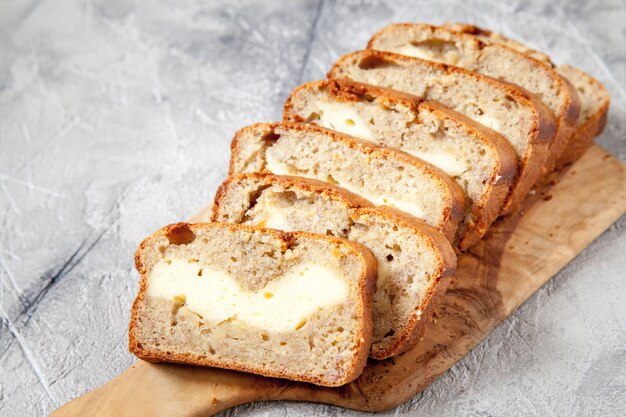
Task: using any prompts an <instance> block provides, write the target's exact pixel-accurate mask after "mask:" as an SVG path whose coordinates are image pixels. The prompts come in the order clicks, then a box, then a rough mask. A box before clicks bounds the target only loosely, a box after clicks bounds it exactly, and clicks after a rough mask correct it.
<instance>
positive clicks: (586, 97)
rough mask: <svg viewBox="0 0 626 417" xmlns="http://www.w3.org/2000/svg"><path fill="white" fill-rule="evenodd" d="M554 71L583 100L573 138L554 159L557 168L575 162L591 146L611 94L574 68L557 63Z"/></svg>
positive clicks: (602, 124) (607, 109)
mask: <svg viewBox="0 0 626 417" xmlns="http://www.w3.org/2000/svg"><path fill="white" fill-rule="evenodd" d="M556 70H557V71H558V72H559V74H562V75H563V76H564V77H566V78H567V79H568V80H570V81H571V82H572V83H573V84H574V87H575V88H576V91H578V95H579V96H580V97H581V101H582V103H583V106H582V111H581V113H580V117H579V118H578V123H577V125H576V134H575V139H574V140H573V141H572V142H571V143H570V145H569V146H568V148H567V149H566V150H565V152H564V153H563V155H561V158H560V159H559V160H558V161H557V167H562V166H564V165H567V164H571V163H573V162H575V161H577V160H578V159H579V158H580V157H581V156H582V155H583V154H584V153H585V151H586V150H587V149H589V147H590V146H591V145H593V139H594V138H595V137H596V136H598V135H600V134H601V133H602V131H603V130H604V127H605V126H606V121H607V118H608V113H609V105H610V103H611V96H610V95H609V93H608V91H606V89H605V88H604V86H603V85H602V84H601V83H600V82H599V81H598V80H596V79H595V78H593V77H591V76H590V75H589V74H587V73H585V72H583V71H581V70H579V69H578V68H575V67H572V66H571V65H561V66H558V67H557V68H556Z"/></svg>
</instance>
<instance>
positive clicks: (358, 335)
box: [128, 222, 377, 386]
mask: <svg viewBox="0 0 626 417" xmlns="http://www.w3.org/2000/svg"><path fill="white" fill-rule="evenodd" d="M200 228H222V229H225V230H228V231H237V230H248V231H253V232H256V233H264V234H268V235H273V236H274V237H276V238H278V239H281V240H282V241H283V242H284V243H285V245H289V244H290V243H291V242H293V241H295V240H297V239H298V238H301V237H305V238H307V239H313V240H325V241H327V242H329V243H332V244H335V245H336V246H342V247H343V248H344V250H347V251H349V252H351V253H352V254H353V255H356V256H358V257H359V258H360V260H361V265H363V268H362V271H361V274H360V278H359V286H358V291H359V298H360V299H361V300H362V303H361V304H360V305H359V306H358V307H359V308H358V310H357V311H358V315H359V317H361V318H362V320H360V321H359V323H360V325H361V326H360V329H358V330H357V331H356V332H355V338H354V341H353V342H354V344H355V345H356V347H357V353H356V355H355V356H354V358H353V359H352V361H351V364H350V369H351V372H350V373H348V374H347V375H346V376H345V377H344V378H343V379H341V380H338V381H326V380H323V379H321V378H319V377H311V376H310V375H307V374H304V373H303V374H287V373H285V372H284V371H276V372H272V371H271V370H266V369H261V368H251V367H248V366H245V365H242V364H239V363H236V362H228V363H227V362H218V361H213V360H211V359H209V358H208V357H199V356H197V355H193V354H185V353H172V352H164V351H158V350H149V349H147V348H146V347H144V346H143V345H142V344H141V341H140V340H138V339H137V335H136V333H137V327H138V326H139V325H140V324H139V323H140V321H141V317H140V311H139V310H140V305H141V304H142V303H143V302H144V299H145V294H146V290H147V276H146V272H147V271H146V268H145V267H144V265H143V264H142V263H141V260H140V254H141V252H142V251H143V250H145V249H146V247H147V246H148V245H150V244H151V243H152V242H153V241H154V240H156V239H157V238H159V237H162V236H167V235H168V234H169V233H171V232H172V230H176V229H188V230H191V231H192V232H193V231H194V230H197V229H200ZM135 263H136V266H137V270H138V271H139V273H140V275H141V280H140V284H139V294H138V295H137V298H136V299H135V302H134V303H133V308H132V311H131V318H130V324H129V330H128V349H129V351H130V352H131V353H133V354H134V355H135V356H137V357H138V358H140V359H143V360H145V361H148V362H173V363H183V364H189V365H200V366H213V367H218V368H224V369H232V370H237V371H243V372H249V373H254V374H258V375H264V376H268V377H274V378H287V379H292V380H297V381H303V382H310V383H312V384H317V385H323V386H340V385H344V384H346V383H348V382H350V381H352V380H354V379H355V378H357V377H358V376H359V375H360V374H361V372H362V371H363V368H364V367H365V364H366V362H367V357H368V354H369V350H370V346H371V338H372V331H373V322H372V298H373V297H372V296H373V293H374V291H375V285H376V278H377V261H376V258H374V255H372V253H371V252H370V251H369V249H367V248H366V247H364V246H363V245H361V244H358V243H356V242H351V241H349V240H345V239H340V238H336V237H333V236H325V235H318V234H314V233H308V232H283V231H279V230H273V229H261V228H258V227H254V226H247V225H242V224H233V223H193V224H192V223H184V222H182V223H176V224H171V225H168V226H165V227H163V228H161V229H159V230H158V231H156V232H155V233H154V234H152V235H151V236H149V237H148V238H146V239H144V241H143V242H141V244H140V245H139V249H138V250H137V253H136V255H135Z"/></svg>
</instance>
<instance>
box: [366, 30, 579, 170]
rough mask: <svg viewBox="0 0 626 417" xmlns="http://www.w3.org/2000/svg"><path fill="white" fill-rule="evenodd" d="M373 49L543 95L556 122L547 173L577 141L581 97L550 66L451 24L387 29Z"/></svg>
mask: <svg viewBox="0 0 626 417" xmlns="http://www.w3.org/2000/svg"><path fill="white" fill-rule="evenodd" d="M368 48H369V49H376V50H379V51H389V52H395V53H399V54H402V55H408V56H415V57H418V58H423V59H427V60H430V61H437V62H443V63H446V64H451V65H456V66H459V67H462V68H466V69H468V70H471V71H475V72H477V73H479V74H484V75H488V76H490V77H493V78H496V79H499V80H504V81H507V82H510V83H512V84H517V85H519V86H520V87H523V88H525V89H526V90H528V91H529V92H531V93H533V94H534V95H536V96H537V97H539V98H540V99H541V101H542V102H543V103H544V104H545V105H546V106H547V107H548V108H549V109H550V110H551V112H552V114H553V116H554V117H555V121H556V133H555V136H554V140H553V141H552V143H551V144H550V150H549V155H548V158H547V160H546V163H545V165H544V174H547V173H548V172H550V171H552V170H553V169H554V167H555V166H556V162H557V160H558V159H559V158H560V157H561V155H562V154H563V152H564V151H565V149H566V148H567V146H568V144H569V142H570V140H572V138H573V135H574V132H575V129H576V123H577V121H578V116H579V114H580V100H579V98H578V94H577V93H576V90H575V89H574V87H573V86H572V85H571V84H570V83H569V82H568V81H567V80H565V79H564V78H563V77H561V75H559V74H558V73H557V72H556V71H555V70H554V69H552V66H551V65H549V64H547V63H546V62H543V61H539V60H536V59H534V58H532V57H530V56H529V55H526V54H524V53H522V52H520V51H518V50H516V49H513V48H510V47H508V46H506V45H503V44H500V43H494V42H483V41H482V40H481V39H479V38H477V37H475V36H472V35H469V34H466V33H462V32H457V31H455V30H453V29H451V28H448V27H446V26H433V25H428V24H408V23H407V24H393V25H390V26H387V27H385V28H383V29H382V30H380V31H379V32H378V33H376V34H375V35H374V36H373V37H372V38H371V40H370V41H369V44H368Z"/></svg>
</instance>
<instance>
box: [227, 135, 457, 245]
mask: <svg viewBox="0 0 626 417" xmlns="http://www.w3.org/2000/svg"><path fill="white" fill-rule="evenodd" d="M248 172H267V173H273V174H277V175H292V176H298V177H305V178H313V179H317V180H321V181H325V182H328V183H331V184H334V185H338V186H340V187H342V188H345V189H348V190H349V191H352V192H354V193H355V194H358V195H360V196H361V197H363V198H365V199H367V200H369V201H371V202H372V203H374V204H376V205H387V206H394V207H396V208H398V209H400V210H403V211H405V212H407V213H409V214H411V215H413V216H415V217H418V218H421V219H423V220H425V221H426V222H427V223H428V224H430V225H431V226H433V227H435V228H436V229H438V230H440V231H441V232H442V233H444V234H445V235H446V237H447V238H448V239H450V240H451V241H453V240H454V239H455V234H456V231H457V227H458V224H459V221H460V220H461V218H462V217H463V213H464V211H463V210H464V204H465V194H464V192H463V190H462V189H461V188H460V187H459V186H458V185H457V184H456V183H455V182H454V181H453V180H452V179H451V178H450V177H449V176H448V175H446V174H445V173H444V172H443V171H441V170H439V169H438V168H436V167H434V166H432V165H430V164H428V163H426V162H424V161H422V160H420V159H417V158H415V157H412V156H410V155H409V154H406V153H404V152H400V151H396V150H392V149H387V148H382V147H379V146H377V145H375V144H374V143H372V142H368V141H362V140H359V139H357V138H353V137H351V136H348V135H345V134H341V133H338V132H335V131H332V130H329V129H324V128H321V127H318V126H315V125H307V124H298V123H282V124H281V123H259V124H256V125H252V126H248V127H245V128H243V129H241V130H239V131H238V132H237V133H236V134H235V138H234V139H233V142H232V145H231V161H230V174H231V175H232V174H235V173H248Z"/></svg>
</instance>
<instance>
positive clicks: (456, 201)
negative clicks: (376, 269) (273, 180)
mask: <svg viewBox="0 0 626 417" xmlns="http://www.w3.org/2000/svg"><path fill="white" fill-rule="evenodd" d="M278 128H282V129H292V130H296V131H302V132H309V133H316V134H320V135H324V136H326V137H328V138H329V139H330V140H335V141H338V142H342V143H344V144H345V145H347V146H349V147H350V148H352V149H356V150H358V151H359V152H362V153H364V154H366V155H371V156H373V157H380V158H382V159H387V158H390V157H391V158H394V159H396V160H399V161H401V162H402V163H404V164H406V165H412V166H414V167H416V168H417V169H419V170H423V171H425V172H426V173H427V174H428V175H429V176H431V177H433V178H436V179H437V182H438V183H439V185H440V187H441V189H442V190H445V194H447V201H446V206H447V208H446V210H445V211H444V213H443V216H442V220H441V232H442V233H443V234H444V235H445V236H446V237H448V238H449V239H450V240H451V241H453V240H454V238H455V235H456V231H457V228H458V224H459V222H460V221H461V219H462V218H463V213H464V205H465V199H466V197H465V193H464V192H463V190H462V189H461V187H459V185H458V184H457V183H456V182H454V181H453V180H452V179H451V178H450V177H449V176H448V175H446V173H444V172H443V171H441V170H440V169H439V168H437V167H434V166H432V165H430V164H428V163H426V162H424V161H422V160H421V159H418V158H415V157H413V156H411V155H409V154H407V153H405V152H402V151H398V150H393V149H389V148H384V147H381V146H378V145H375V144H374V143H372V142H369V141H366V140H361V139H358V138H355V137H352V136H348V135H345V134H343V133H339V132H336V131H333V130H329V129H325V128H322V127H319V126H315V125H310V124H304V123H266V124H255V125H251V126H247V127H244V128H243V129H240V130H239V131H238V132H237V133H236V134H235V137H234V138H233V142H232V145H231V148H232V152H231V165H230V172H231V175H232V174H234V173H235V169H234V168H233V167H234V164H235V161H236V160H237V159H238V158H239V142H240V141H241V140H242V138H243V137H244V136H245V135H247V134H248V133H249V131H250V130H253V129H255V130H257V129H258V130H259V131H263V132H268V133H267V136H268V137H274V136H278V134H277V133H276V130H277V129H278ZM265 172H267V171H265Z"/></svg>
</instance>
